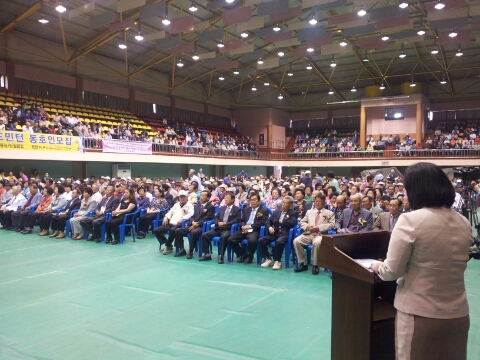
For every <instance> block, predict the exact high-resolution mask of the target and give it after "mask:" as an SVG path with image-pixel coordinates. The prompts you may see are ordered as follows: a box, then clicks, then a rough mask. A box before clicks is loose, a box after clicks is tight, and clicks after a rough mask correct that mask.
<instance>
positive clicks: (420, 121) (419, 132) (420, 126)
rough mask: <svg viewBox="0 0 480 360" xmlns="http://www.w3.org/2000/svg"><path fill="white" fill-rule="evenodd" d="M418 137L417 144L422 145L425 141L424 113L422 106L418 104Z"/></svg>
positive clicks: (416, 136)
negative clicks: (423, 131) (423, 130)
mask: <svg viewBox="0 0 480 360" xmlns="http://www.w3.org/2000/svg"><path fill="white" fill-rule="evenodd" d="M416 120H417V122H416V125H417V126H416V130H417V131H416V135H415V140H417V144H421V143H422V140H423V134H422V129H423V126H422V125H423V111H422V104H417V118H416Z"/></svg>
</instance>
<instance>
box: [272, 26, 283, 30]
mask: <svg viewBox="0 0 480 360" xmlns="http://www.w3.org/2000/svg"><path fill="white" fill-rule="evenodd" d="M280 30H282V28H281V27H280V25H278V24H277V25H275V27H274V28H273V31H280Z"/></svg>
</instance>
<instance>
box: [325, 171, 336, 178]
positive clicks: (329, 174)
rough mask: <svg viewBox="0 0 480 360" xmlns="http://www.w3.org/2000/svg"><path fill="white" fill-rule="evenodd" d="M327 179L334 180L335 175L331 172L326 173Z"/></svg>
mask: <svg viewBox="0 0 480 360" xmlns="http://www.w3.org/2000/svg"><path fill="white" fill-rule="evenodd" d="M327 178H329V179H335V173H334V172H333V171H329V172H327Z"/></svg>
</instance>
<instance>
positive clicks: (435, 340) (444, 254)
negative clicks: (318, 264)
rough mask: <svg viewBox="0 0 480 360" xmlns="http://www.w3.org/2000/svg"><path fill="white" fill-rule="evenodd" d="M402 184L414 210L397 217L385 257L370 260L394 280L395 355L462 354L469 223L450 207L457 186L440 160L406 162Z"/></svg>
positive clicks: (423, 359)
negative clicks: (380, 261)
mask: <svg viewBox="0 0 480 360" xmlns="http://www.w3.org/2000/svg"><path fill="white" fill-rule="evenodd" d="M405 187H406V189H407V193H408V201H409V202H410V205H411V207H412V209H413V210H414V211H412V212H410V213H404V214H402V215H401V216H400V217H399V219H398V221H397V223H396V224H395V228H394V229H393V232H392V235H391V238H390V244H389V247H388V252H387V258H386V259H385V261H384V262H382V263H376V264H372V265H371V266H370V267H371V268H372V269H373V271H375V272H376V273H377V274H378V275H379V276H380V278H381V279H383V280H385V281H392V280H397V285H398V286H397V293H396V296H395V303H394V305H395V308H396V309H397V316H396V322H395V324H396V335H395V341H396V358H397V360H451V359H455V360H466V358H467V340H468V330H469V327H470V317H469V308H468V301H467V293H466V291H465V282H464V273H465V269H466V267H467V261H468V251H469V248H470V246H471V243H472V228H471V227H470V223H469V222H468V220H467V219H465V218H464V217H463V216H462V215H461V214H459V213H457V212H456V211H452V209H451V206H452V204H453V201H454V199H455V191H454V189H453V187H452V184H451V183H450V181H449V180H448V177H447V175H445V173H444V172H443V171H442V169H440V168H439V167H438V166H436V165H434V164H431V163H425V162H424V163H417V164H414V165H412V166H410V167H409V168H408V169H407V171H406V172H405Z"/></svg>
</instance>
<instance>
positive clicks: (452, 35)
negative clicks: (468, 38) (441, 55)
mask: <svg viewBox="0 0 480 360" xmlns="http://www.w3.org/2000/svg"><path fill="white" fill-rule="evenodd" d="M457 35H458V34H457V32H456V31H455V30H454V29H452V31H450V34H448V36H450V37H451V38H454V37H455V36H457Z"/></svg>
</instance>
